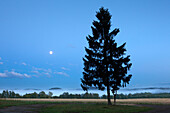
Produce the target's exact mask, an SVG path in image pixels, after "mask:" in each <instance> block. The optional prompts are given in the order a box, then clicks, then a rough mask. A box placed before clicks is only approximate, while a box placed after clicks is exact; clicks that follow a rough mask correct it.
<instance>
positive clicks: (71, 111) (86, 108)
mask: <svg viewBox="0 0 170 113" xmlns="http://www.w3.org/2000/svg"><path fill="white" fill-rule="evenodd" d="M148 110H150V108H147V107H137V106H125V105H117V106H108V105H106V104H96V103H88V104H87V103H86V104H85V103H84V104H83V103H82V104H76V103H74V104H58V105H54V106H51V107H47V108H43V109H41V110H40V111H39V113H84V112H86V113H134V112H144V111H148Z"/></svg>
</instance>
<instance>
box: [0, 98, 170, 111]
mask: <svg viewBox="0 0 170 113" xmlns="http://www.w3.org/2000/svg"><path fill="white" fill-rule="evenodd" d="M112 102H113V100H112ZM169 105H170V99H169V98H166V99H165V98H156V99H117V105H116V106H115V105H112V106H108V105H107V100H106V99H23V98H6V99H4V98H1V99H0V112H2V113H8V112H11V111H12V112H14V111H15V112H18V113H21V112H23V111H28V112H32V113H83V112H87V113H103V112H104V113H138V112H149V111H152V110H154V109H157V110H159V111H160V109H161V110H166V111H167V110H169V109H168V108H169Z"/></svg>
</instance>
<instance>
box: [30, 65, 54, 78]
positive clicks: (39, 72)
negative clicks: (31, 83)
mask: <svg viewBox="0 0 170 113" xmlns="http://www.w3.org/2000/svg"><path fill="white" fill-rule="evenodd" d="M31 72H32V73H35V74H36V76H43V75H45V76H47V77H50V76H51V74H52V70H51V69H43V68H36V67H33V70H32V71H31Z"/></svg>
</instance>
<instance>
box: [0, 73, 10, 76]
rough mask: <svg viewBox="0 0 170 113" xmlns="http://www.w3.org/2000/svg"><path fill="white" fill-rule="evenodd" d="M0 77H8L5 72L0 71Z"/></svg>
mask: <svg viewBox="0 0 170 113" xmlns="http://www.w3.org/2000/svg"><path fill="white" fill-rule="evenodd" d="M0 77H8V76H7V75H6V74H5V73H0Z"/></svg>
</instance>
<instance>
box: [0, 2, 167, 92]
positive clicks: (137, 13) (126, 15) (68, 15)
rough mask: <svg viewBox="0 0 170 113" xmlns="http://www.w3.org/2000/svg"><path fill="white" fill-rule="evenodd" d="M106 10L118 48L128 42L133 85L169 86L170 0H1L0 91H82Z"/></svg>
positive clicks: (131, 85) (131, 84)
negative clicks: (99, 17)
mask: <svg viewBox="0 0 170 113" xmlns="http://www.w3.org/2000/svg"><path fill="white" fill-rule="evenodd" d="M101 6H103V7H104V8H108V9H109V11H110V13H111V15H112V19H111V22H112V28H111V29H112V30H113V29H114V28H120V33H119V34H118V35H117V36H116V37H115V38H116V41H117V42H118V44H119V45H120V44H123V43H124V42H127V44H126V49H127V54H129V55H131V62H132V64H133V66H132V68H131V71H130V72H129V73H132V74H133V77H132V79H131V81H130V85H128V86H129V87H143V86H155V85H158V86H160V85H163V84H170V44H169V43H170V13H169V12H170V7H169V6H170V1H169V0H84V1H80V0H0V88H1V89H2V88H11V89H12V88H13V89H14V88H40V89H48V88H51V87H60V88H70V89H71V88H80V83H81V81H80V78H81V77H82V76H83V75H82V71H83V61H82V57H84V55H85V50H84V47H85V46H88V43H87V41H86V36H87V35H88V34H90V35H91V34H92V32H91V25H92V21H93V20H96V17H95V15H96V11H99V8H100V7H101ZM49 51H53V54H52V55H50V54H49Z"/></svg>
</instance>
